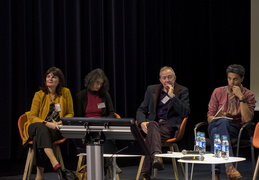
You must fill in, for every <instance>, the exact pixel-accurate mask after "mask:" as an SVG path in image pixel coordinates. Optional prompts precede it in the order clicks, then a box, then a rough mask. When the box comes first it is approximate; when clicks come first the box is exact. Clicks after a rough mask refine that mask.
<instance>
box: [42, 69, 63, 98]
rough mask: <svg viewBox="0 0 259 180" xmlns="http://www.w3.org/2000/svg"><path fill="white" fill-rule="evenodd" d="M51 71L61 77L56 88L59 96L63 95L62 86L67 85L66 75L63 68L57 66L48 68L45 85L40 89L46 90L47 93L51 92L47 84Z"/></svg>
mask: <svg viewBox="0 0 259 180" xmlns="http://www.w3.org/2000/svg"><path fill="white" fill-rule="evenodd" d="M49 73H53V74H54V75H55V76H57V77H58V78H59V84H58V86H57V88H56V93H57V95H58V96H61V95H62V88H63V87H65V86H66V81H65V77H64V74H63V72H62V71H61V69H59V68H56V67H55V66H53V67H51V68H49V69H48V70H47V72H46V73H45V75H44V80H43V81H44V85H45V86H43V87H40V89H41V90H42V91H43V92H45V93H46V94H48V93H49V90H48V87H47V86H46V77H47V75H48V74H49Z"/></svg>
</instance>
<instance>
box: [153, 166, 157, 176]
mask: <svg viewBox="0 0 259 180" xmlns="http://www.w3.org/2000/svg"><path fill="white" fill-rule="evenodd" d="M153 176H154V178H155V179H156V177H157V168H154V169H153Z"/></svg>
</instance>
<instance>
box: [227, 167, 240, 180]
mask: <svg viewBox="0 0 259 180" xmlns="http://www.w3.org/2000/svg"><path fill="white" fill-rule="evenodd" d="M226 174H227V175H228V178H229V179H231V180H236V179H240V178H242V175H241V174H240V173H239V172H238V171H237V170H236V169H235V168H234V166H230V167H229V168H228V169H227V170H226Z"/></svg>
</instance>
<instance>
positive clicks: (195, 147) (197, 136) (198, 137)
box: [194, 131, 201, 151]
mask: <svg viewBox="0 0 259 180" xmlns="http://www.w3.org/2000/svg"><path fill="white" fill-rule="evenodd" d="M200 136H201V132H199V131H198V132H197V133H196V139H195V146H194V151H199V150H200Z"/></svg>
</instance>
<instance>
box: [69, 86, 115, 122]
mask: <svg viewBox="0 0 259 180" xmlns="http://www.w3.org/2000/svg"><path fill="white" fill-rule="evenodd" d="M100 98H101V100H102V102H104V103H105V106H106V107H105V108H103V109H102V114H101V116H102V117H112V118H113V117H115V116H114V107H113V103H112V99H111V96H110V94H109V93H108V92H105V93H104V94H103V95H100ZM87 103H88V95H87V89H84V90H82V91H80V92H79V93H77V95H76V101H75V107H74V111H75V117H84V114H85V108H86V106H87Z"/></svg>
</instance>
